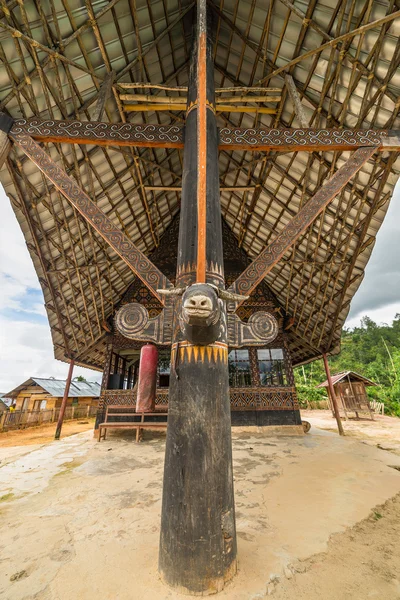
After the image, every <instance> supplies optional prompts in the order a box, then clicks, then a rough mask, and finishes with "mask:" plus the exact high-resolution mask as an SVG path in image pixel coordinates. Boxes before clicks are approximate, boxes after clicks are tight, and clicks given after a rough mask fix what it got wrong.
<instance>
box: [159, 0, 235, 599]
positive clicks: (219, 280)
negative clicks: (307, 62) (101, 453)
mask: <svg viewBox="0 0 400 600" xmlns="http://www.w3.org/2000/svg"><path fill="white" fill-rule="evenodd" d="M212 46H213V44H212V39H211V36H210V30H209V28H207V19H206V0H198V3H197V30H196V34H195V35H194V44H193V48H192V56H191V67H190V79H189V89H188V107H187V117H186V128H185V148H184V166H183V179H182V181H183V185H182V201H181V218H180V230H179V244H178V263H177V281H176V286H177V287H185V286H186V285H191V284H194V283H212V284H214V285H216V286H217V287H219V288H222V287H224V272H223V253H222V230H221V212H220V198H219V173H218V132H217V125H216V118H215V95H214V65H213V60H212ZM221 310H222V316H221V318H222V320H223V322H225V321H224V320H225V319H226V315H225V310H226V309H225V305H224V303H222V309H221ZM171 363H172V366H173V368H172V372H171V380H170V388H169V404H168V430H167V444H166V453H165V470H164V484H163V505H162V517H161V539H160V558H159V570H160V574H161V577H162V578H163V580H164V581H165V582H166V583H168V584H169V585H170V586H172V587H174V588H175V589H176V590H179V591H185V592H186V593H190V594H196V595H206V594H211V593H215V592H218V591H220V590H221V589H222V588H223V587H224V585H225V583H226V581H228V580H229V579H231V578H232V576H233V575H234V574H235V573H236V530H235V514H234V497H233V476H232V445H231V420H230V403H229V385H228V347H227V338H226V327H225V333H223V334H222V337H221V336H220V337H219V339H218V341H216V342H214V343H210V344H207V345H196V344H193V343H191V342H189V341H188V339H184V334H182V335H181V333H180V330H179V327H178V324H176V326H175V328H174V339H173V345H172V354H171Z"/></svg>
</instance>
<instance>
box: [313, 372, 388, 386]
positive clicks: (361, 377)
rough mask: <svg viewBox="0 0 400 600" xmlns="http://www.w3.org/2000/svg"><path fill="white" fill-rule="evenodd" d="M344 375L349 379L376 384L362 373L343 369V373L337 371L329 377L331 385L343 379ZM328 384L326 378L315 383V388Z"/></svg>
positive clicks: (366, 383)
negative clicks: (321, 381)
mask: <svg viewBox="0 0 400 600" xmlns="http://www.w3.org/2000/svg"><path fill="white" fill-rule="evenodd" d="M346 377H350V381H363V382H364V383H365V385H377V384H376V383H375V382H374V381H371V379H368V378H367V377H364V375H359V374H358V373H355V372H354V371H344V372H343V373H337V374H336V375H332V377H331V379H332V383H333V385H335V384H336V383H339V381H342V379H345V378H346ZM328 386H329V384H328V380H326V381H324V382H323V383H320V384H319V385H317V388H326V387H328Z"/></svg>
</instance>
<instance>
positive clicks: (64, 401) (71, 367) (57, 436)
mask: <svg viewBox="0 0 400 600" xmlns="http://www.w3.org/2000/svg"><path fill="white" fill-rule="evenodd" d="M74 364H75V361H74V359H73V358H71V361H70V363H69V370H68V377H67V381H66V382H65V390H64V396H63V399H62V402H61V408H60V414H59V415H58V422H57V427H56V434H55V436H54V439H55V440H59V439H60V435H61V428H62V424H63V421H64V414H65V409H66V407H67V400H68V394H69V387H70V385H71V379H72V372H73V370H74Z"/></svg>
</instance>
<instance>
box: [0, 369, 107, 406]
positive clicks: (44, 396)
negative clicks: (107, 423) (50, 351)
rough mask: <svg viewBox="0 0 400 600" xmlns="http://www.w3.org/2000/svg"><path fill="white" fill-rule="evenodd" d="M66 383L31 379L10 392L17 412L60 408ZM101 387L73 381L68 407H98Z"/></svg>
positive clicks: (96, 384) (38, 378) (49, 379)
mask: <svg viewBox="0 0 400 600" xmlns="http://www.w3.org/2000/svg"><path fill="white" fill-rule="evenodd" d="M65 387H66V381H65V379H64V380H60V379H54V378H53V377H50V378H42V377H31V378H29V379H27V380H26V381H24V382H23V383H21V384H20V385H18V386H17V387H15V388H14V389H13V390H11V392H8V394H7V397H8V398H12V401H13V404H15V410H43V409H50V408H60V406H61V401H62V398H63V396H64V393H65ZM99 397H100V386H99V384H98V383H96V382H87V381H71V383H70V386H69V390H68V397H67V406H75V407H77V406H97V405H98V402H99Z"/></svg>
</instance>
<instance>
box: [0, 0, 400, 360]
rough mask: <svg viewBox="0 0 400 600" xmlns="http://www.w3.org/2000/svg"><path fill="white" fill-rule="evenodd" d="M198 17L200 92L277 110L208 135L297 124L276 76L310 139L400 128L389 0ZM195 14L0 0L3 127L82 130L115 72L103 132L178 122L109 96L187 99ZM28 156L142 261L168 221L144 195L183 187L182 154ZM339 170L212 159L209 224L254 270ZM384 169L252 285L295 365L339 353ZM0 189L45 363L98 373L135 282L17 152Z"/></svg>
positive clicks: (243, 0)
mask: <svg viewBox="0 0 400 600" xmlns="http://www.w3.org/2000/svg"><path fill="white" fill-rule="evenodd" d="M209 6H210V8H211V9H212V12H213V13H214V15H215V20H216V43H215V51H214V58H215V83H216V86H217V87H230V88H232V87H241V88H243V87H248V86H254V87H258V88H259V87H269V88H276V89H279V90H281V93H280V94H279V95H280V96H281V98H280V100H278V101H277V102H275V103H272V104H265V105H264V104H262V105H261V106H269V107H272V108H274V109H275V114H259V113H246V112H245V113H236V112H223V113H219V114H218V122H219V125H220V126H221V127H224V126H226V127H232V126H233V127H235V126H240V127H246V128H252V127H262V126H267V127H280V126H282V127H302V126H303V127H304V122H303V123H300V122H299V120H298V117H297V116H296V113H295V111H294V107H293V103H292V100H291V98H290V96H289V95H288V93H287V89H286V86H285V75H287V74H290V75H291V76H292V77H293V80H294V83H295V85H296V88H297V91H298V94H299V96H300V98H301V102H302V105H303V108H304V113H305V118H306V120H307V121H308V124H309V126H310V127H313V128H326V127H329V128H343V127H346V128H376V129H388V128H389V129H396V127H397V128H399V127H398V123H399V120H398V114H399V108H400V99H399V96H400V71H399V59H400V19H399V18H398V17H399V15H397V16H396V11H398V10H399V6H398V2H394V1H393V0H390V1H387V0H378V1H374V2H372V1H371V0H311V1H310V2H306V1H301V0H300V1H298V0H296V1H295V3H294V4H292V3H291V2H290V1H289V0H240V1H239V0H220V2H219V3H218V2H217V0H214V3H212V2H210V3H209ZM194 10H195V3H194V2H188V1H186V0H169V1H168V2H167V0H111V1H105V0H79V1H78V0H46V1H45V2H43V1H42V0H25V1H24V2H17V1H14V0H2V1H1V3H0V110H2V111H4V112H6V113H8V114H10V115H11V116H12V117H14V118H28V117H32V116H38V117H39V116H40V117H41V118H46V119H79V120H95V115H96V112H97V107H98V104H97V101H98V97H99V90H100V88H101V86H102V83H103V82H104V80H106V79H107V75H108V73H110V72H111V71H113V72H114V73H115V77H114V81H113V85H112V94H111V96H110V98H109V99H108V101H107V103H106V105H105V110H104V114H103V116H102V120H103V121H108V122H121V121H130V122H133V123H140V122H147V123H162V124H168V123H178V124H182V123H183V122H184V112H182V111H180V112H179V111H163V112H154V111H143V112H127V111H126V110H125V108H124V104H123V101H122V100H121V99H120V95H121V94H126V93H129V94H143V93H146V94H151V95H152V96H154V97H156V96H165V95H173V96H175V97H178V96H179V95H182V96H184V95H185V93H184V92H176V91H175V92H171V91H165V90H161V89H147V90H145V91H143V90H142V89H129V90H127V89H126V88H123V87H122V86H121V84H126V83H132V82H147V83H148V82H151V83H153V84H164V85H166V86H169V87H175V86H186V85H187V81H188V65H189V51H190V36H191V23H192V21H193V16H194ZM392 14H393V17H389V18H388V20H386V22H384V23H383V24H380V25H379V24H378V25H376V26H373V27H367V28H365V29H362V30H361V32H359V33H358V34H357V35H353V34H352V33H351V32H352V31H354V30H355V29H357V28H360V27H362V26H364V25H366V24H369V23H372V22H374V21H379V20H380V19H382V18H383V17H385V16H386V15H392ZM339 36H342V37H341V40H339V41H338V42H335V40H336V38H338V37H339ZM332 40H333V41H332ZM324 44H325V45H324ZM321 47H322V48H321ZM244 94H245V95H247V98H245V100H247V104H246V105H247V106H248V107H252V106H253V107H254V106H255V104H254V103H252V102H251V95H252V94H253V95H254V94H256V95H260V93H259V92H257V93H255V92H243V91H241V92H240V95H241V96H243V95H244ZM230 95H231V96H232V95H233V92H230ZM240 104H241V105H243V98H242V99H241V102H240ZM258 105H259V104H258ZM44 148H45V150H46V151H47V152H48V153H49V154H50V155H51V156H52V158H53V159H54V160H55V161H57V162H58V163H59V164H60V165H61V166H62V167H63V168H64V169H65V170H66V171H67V172H68V173H69V174H71V175H72V176H73V177H75V178H76V180H77V181H78V182H79V184H80V185H81V186H82V187H83V188H84V189H85V191H86V192H87V193H88V194H89V195H90V197H91V198H92V199H93V200H94V201H95V202H96V203H97V205H98V206H99V207H100V208H101V209H102V210H103V211H104V212H105V213H107V215H108V216H109V217H110V218H111V219H112V220H113V221H115V223H116V224H118V225H119V226H120V227H121V229H122V230H123V231H124V232H125V234H126V235H127V236H128V237H129V238H130V239H131V240H132V241H133V242H134V243H135V244H136V245H137V246H138V247H139V248H140V250H142V251H143V252H144V253H145V254H150V253H151V252H152V251H153V250H154V249H155V248H156V247H157V246H158V244H159V241H160V239H161V238H162V236H163V234H164V232H165V231H166V229H167V228H168V226H169V224H170V223H171V220H172V219H173V217H174V216H175V215H176V214H177V213H178V212H179V203H180V192H179V190H176V189H175V190H174V189H172V190H165V189H160V188H166V187H167V188H176V187H178V188H179V186H180V185H181V174H182V157H183V153H182V151H181V150H177V149H163V148H154V149H146V148H140V149H135V148H120V147H117V146H115V147H104V146H102V147H97V146H83V145H82V146H80V145H77V144H75V145H68V144H56V143H46V144H44ZM349 156H350V153H349V152H341V153H340V152H317V151H314V152H310V153H306V152H292V153H277V152H273V151H269V152H265V153H259V152H258V153H256V152H247V151H237V150H235V151H226V150H221V152H220V158H219V170H220V182H221V187H223V188H233V187H234V188H239V189H235V190H231V189H230V190H225V191H221V207H222V215H223V218H224V219H225V220H226V222H227V223H228V225H229V226H230V228H231V229H232V231H233V232H234V234H235V236H236V238H237V240H238V243H239V245H240V246H241V247H242V248H243V249H244V250H245V251H246V253H247V254H248V255H249V256H250V257H251V258H253V257H255V256H257V255H258V254H259V252H260V251H261V250H262V249H263V248H264V247H265V245H266V244H268V243H269V242H270V241H271V240H272V239H273V238H274V236H275V235H276V234H277V233H279V232H280V231H281V230H282V228H283V227H284V226H285V225H286V224H287V223H288V222H289V221H290V219H291V218H292V217H293V215H295V214H296V213H297V212H298V211H299V209H300V208H301V206H302V205H304V203H306V202H307V200H308V199H309V198H310V197H311V196H312V195H313V194H314V193H315V192H316V191H317V190H318V189H319V188H320V187H321V185H322V184H323V182H324V181H325V180H326V179H327V178H328V177H330V176H331V175H332V174H333V173H334V172H335V171H336V170H337V169H338V168H339V167H340V166H341V165H342V164H343V163H344V161H345V160H346V159H347V158H348V157H349ZM399 170H400V162H399V159H398V153H396V152H391V153H389V152H382V153H376V154H375V155H374V157H373V159H371V160H370V161H369V162H368V163H366V164H365V165H364V167H363V168H362V170H361V171H360V172H359V173H358V174H357V175H356V176H355V177H354V179H353V180H351V181H350V183H349V184H347V185H346V187H345V188H344V189H343V191H342V192H341V193H340V194H339V195H338V196H337V197H336V198H335V199H334V200H333V201H332V202H331V203H330V204H329V205H328V207H327V208H326V209H325V210H324V211H323V212H322V214H321V215H320V216H319V217H318V218H317V219H316V220H315V221H314V223H313V225H312V226H310V227H309V228H308V229H307V231H306V232H305V233H304V235H302V236H301V237H300V238H299V239H298V241H297V242H296V244H295V245H294V246H293V247H292V248H291V249H290V250H289V251H288V252H287V253H286V254H285V256H284V257H283V258H282V260H280V261H279V263H278V264H277V265H276V266H275V267H274V268H273V270H272V271H271V272H270V273H269V275H268V276H267V277H266V282H267V284H268V286H269V287H270V289H271V290H272V292H273V293H274V294H275V296H276V298H277V299H278V301H279V303H280V304H281V306H282V308H283V309H284V310H285V311H286V312H287V314H288V315H290V316H291V317H293V319H294V325H293V326H292V327H291V328H290V329H289V330H288V343H289V346H290V348H291V351H292V357H293V362H294V363H295V364H300V363H302V362H307V361H309V360H312V359H313V358H315V357H317V356H320V355H321V353H322V352H323V351H329V352H335V351H337V350H338V349H339V344H340V334H341V328H342V326H343V323H344V321H345V319H346V316H347V314H348V311H349V307H350V302H351V299H352V297H353V296H354V294H355V292H356V291H357V289H358V287H359V285H360V283H361V281H362V278H363V274H364V269H365V266H366V264H367V262H368V259H369V257H370V254H371V252H372V249H373V246H374V242H375V236H376V234H377V232H378V230H379V227H380V225H381V223H382V221H383V219H384V217H385V213H386V210H387V208H388V204H389V201H390V198H391V195H392V192H393V187H394V184H395V183H396V181H397V178H398V173H399ZM0 179H1V182H2V184H3V186H4V187H5V189H6V192H7V194H8V196H9V198H10V201H11V203H12V206H13V208H14V211H15V214H16V217H17V219H18V221H19V223H20V226H21V228H22V231H23V233H24V236H25V238H26V241H27V245H28V249H29V252H30V254H31V257H32V260H33V263H34V265H35V268H36V271H37V273H38V277H39V281H40V284H41V286H42V289H43V293H44V298H45V305H46V310H47V314H48V318H49V322H50V327H51V332H52V339H53V343H54V351H55V356H56V358H58V359H60V360H68V356H71V355H72V354H73V355H75V356H76V360H77V362H78V363H79V364H82V365H86V366H90V367H93V368H98V369H101V368H102V367H103V361H104V347H105V336H106V331H105V330H104V327H103V323H104V322H105V321H107V319H108V318H110V316H111V315H112V314H113V311H114V307H115V306H116V305H117V304H118V303H119V301H120V300H121V297H122V296H123V294H124V292H125V290H126V289H127V288H128V286H129V285H130V284H131V283H132V281H133V280H134V275H133V273H132V272H131V271H130V269H129V268H128V266H127V265H126V264H125V263H124V262H123V261H122V260H121V259H120V258H119V257H118V256H117V255H116V253H115V252H114V251H113V250H112V249H111V248H110V247H108V246H107V245H106V243H105V242H104V241H103V239H102V238H101V237H99V235H98V234H97V233H96V232H95V231H93V230H92V229H91V228H90V226H88V225H87V223H86V222H85V220H84V219H83V218H82V217H81V216H79V215H78V214H77V212H76V211H75V210H74V209H72V208H71V206H70V205H69V204H68V202H67V201H66V200H65V199H64V198H63V197H62V196H61V195H60V194H59V192H58V191H57V190H56V189H55V188H54V187H53V186H52V185H51V184H50V183H49V182H48V181H46V179H45V178H44V176H43V175H42V174H41V173H40V171H39V170H38V169H37V167H36V166H35V165H34V164H33V163H31V162H30V161H29V160H28V159H27V158H26V157H24V156H23V155H22V154H21V153H20V152H19V151H18V150H17V149H16V148H13V149H12V151H11V153H10V155H9V159H8V161H7V163H6V165H5V166H4V167H3V169H2V171H1V173H0ZM149 188H156V189H149Z"/></svg>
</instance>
